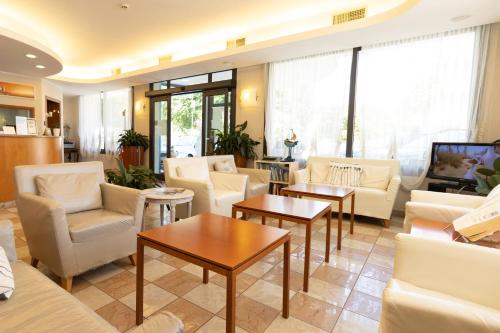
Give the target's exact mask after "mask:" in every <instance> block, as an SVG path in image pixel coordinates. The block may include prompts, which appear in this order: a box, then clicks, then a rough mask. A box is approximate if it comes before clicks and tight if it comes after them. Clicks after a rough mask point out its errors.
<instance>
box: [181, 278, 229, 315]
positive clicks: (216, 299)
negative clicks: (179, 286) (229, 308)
mask: <svg viewBox="0 0 500 333" xmlns="http://www.w3.org/2000/svg"><path fill="white" fill-rule="evenodd" d="M184 299H186V300H188V301H190V302H191V303H194V304H196V305H198V306H200V307H201V308H203V309H205V310H208V311H210V312H212V313H217V312H219V311H220V310H221V309H222V308H223V307H224V306H226V290H225V289H224V288H222V287H219V286H218V285H215V284H213V283H210V282H209V283H207V284H201V285H199V286H198V287H196V288H194V289H193V290H191V291H190V292H188V293H187V294H186V295H184Z"/></svg>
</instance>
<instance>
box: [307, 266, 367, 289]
mask: <svg viewBox="0 0 500 333" xmlns="http://www.w3.org/2000/svg"><path fill="white" fill-rule="evenodd" d="M312 277H314V278H316V279H320V280H323V281H325V282H328V283H332V284H335V285H337V286H340V287H345V288H349V289H352V288H354V284H355V283H356V280H357V279H358V275H357V274H354V273H350V272H348V271H344V270H342V269H338V268H334V267H331V266H328V265H321V266H320V267H318V269H316V271H314V274H313V275H312Z"/></svg>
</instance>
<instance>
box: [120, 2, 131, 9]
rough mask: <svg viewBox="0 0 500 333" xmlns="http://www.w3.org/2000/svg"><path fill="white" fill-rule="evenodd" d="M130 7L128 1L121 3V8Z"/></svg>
mask: <svg viewBox="0 0 500 333" xmlns="http://www.w3.org/2000/svg"><path fill="white" fill-rule="evenodd" d="M128 7H130V5H129V4H128V3H122V4H121V5H120V8H121V9H128Z"/></svg>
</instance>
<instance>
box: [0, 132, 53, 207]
mask: <svg viewBox="0 0 500 333" xmlns="http://www.w3.org/2000/svg"><path fill="white" fill-rule="evenodd" d="M62 152H63V142H62V137H50V136H30V135H0V202H6V201H12V200H15V196H16V195H15V190H14V167H15V166H16V165H29V164H49V163H62Z"/></svg>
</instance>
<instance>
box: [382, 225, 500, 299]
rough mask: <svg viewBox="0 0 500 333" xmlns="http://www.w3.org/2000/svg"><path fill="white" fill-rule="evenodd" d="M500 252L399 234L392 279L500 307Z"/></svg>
mask: <svg viewBox="0 0 500 333" xmlns="http://www.w3.org/2000/svg"><path fill="white" fill-rule="evenodd" d="M499 262H500V251H498V250H497V249H493V248H488V247H483V246H477V245H471V244H464V243H459V242H452V241H444V240H435V239H425V238H421V237H416V236H413V235H407V234H397V235H396V255H395V257H394V273H393V275H392V276H393V278H394V279H398V280H401V281H404V282H407V283H410V284H412V285H414V286H415V287H419V288H424V289H428V290H432V291H436V292H440V293H443V294H446V295H450V296H453V297H457V298H460V299H463V300H466V301H469V302H473V303H477V304H481V305H484V306H487V307H490V308H494V309H500V297H498V293H496V292H492V290H497V289H498V276H500V265H498V263H499Z"/></svg>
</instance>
